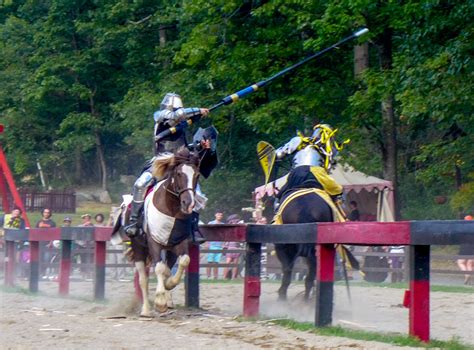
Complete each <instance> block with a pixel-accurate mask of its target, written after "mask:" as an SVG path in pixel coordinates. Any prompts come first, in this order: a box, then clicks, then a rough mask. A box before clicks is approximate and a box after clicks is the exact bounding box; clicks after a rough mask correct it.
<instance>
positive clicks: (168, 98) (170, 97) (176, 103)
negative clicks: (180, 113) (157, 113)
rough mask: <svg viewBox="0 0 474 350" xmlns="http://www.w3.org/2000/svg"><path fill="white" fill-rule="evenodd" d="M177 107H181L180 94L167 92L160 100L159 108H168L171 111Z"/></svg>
mask: <svg viewBox="0 0 474 350" xmlns="http://www.w3.org/2000/svg"><path fill="white" fill-rule="evenodd" d="M178 108H183V101H182V100H181V96H179V95H178V94H174V93H171V92H168V93H167V94H166V95H165V97H164V98H163V101H161V104H160V110H164V109H169V110H171V111H175V110H177V109H178Z"/></svg>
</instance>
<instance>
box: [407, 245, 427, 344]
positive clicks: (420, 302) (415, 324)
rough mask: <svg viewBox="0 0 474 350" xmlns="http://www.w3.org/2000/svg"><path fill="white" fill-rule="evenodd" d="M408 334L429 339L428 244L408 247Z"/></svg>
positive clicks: (423, 339)
mask: <svg viewBox="0 0 474 350" xmlns="http://www.w3.org/2000/svg"><path fill="white" fill-rule="evenodd" d="M410 269H411V270H410V321H409V332H410V335H412V336H415V337H417V338H419V339H420V340H422V341H424V342H428V341H429V340H430V246H429V245H414V246H412V247H410Z"/></svg>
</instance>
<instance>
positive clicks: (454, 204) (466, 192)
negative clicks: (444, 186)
mask: <svg viewBox="0 0 474 350" xmlns="http://www.w3.org/2000/svg"><path fill="white" fill-rule="evenodd" d="M450 204H451V208H453V209H454V210H456V211H458V212H460V213H466V214H470V215H472V213H474V182H468V183H465V184H464V185H462V186H461V188H460V189H459V191H458V192H456V194H455V195H454V196H453V197H452V198H451V202H450Z"/></svg>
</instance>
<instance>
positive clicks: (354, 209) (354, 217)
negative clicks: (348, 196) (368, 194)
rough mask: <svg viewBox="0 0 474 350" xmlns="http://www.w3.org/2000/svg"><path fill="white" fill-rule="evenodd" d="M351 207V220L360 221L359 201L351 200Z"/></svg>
mask: <svg viewBox="0 0 474 350" xmlns="http://www.w3.org/2000/svg"><path fill="white" fill-rule="evenodd" d="M349 207H350V208H351V212H350V214H349V216H348V219H349V221H360V213H359V209H358V208H357V202H356V201H350V202H349Z"/></svg>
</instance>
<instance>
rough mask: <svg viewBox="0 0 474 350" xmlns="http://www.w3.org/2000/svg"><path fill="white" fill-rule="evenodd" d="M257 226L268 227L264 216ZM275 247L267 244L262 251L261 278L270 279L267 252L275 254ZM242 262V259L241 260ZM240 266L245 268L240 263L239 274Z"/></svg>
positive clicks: (241, 262)
mask: <svg viewBox="0 0 474 350" xmlns="http://www.w3.org/2000/svg"><path fill="white" fill-rule="evenodd" d="M256 224H257V225H267V224H268V220H267V218H266V217H265V216H262V217H261V218H260V219H258V220H257V222H256ZM272 247H273V245H270V244H265V245H264V246H263V249H262V258H261V259H260V266H261V267H262V271H261V273H260V277H261V278H264V279H268V273H267V261H268V255H267V252H268V251H270V252H273V251H274V250H273V248H272ZM240 260H242V259H240ZM240 265H242V268H243V261H240V263H239V273H240V272H241V270H242V269H241V268H240Z"/></svg>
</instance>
